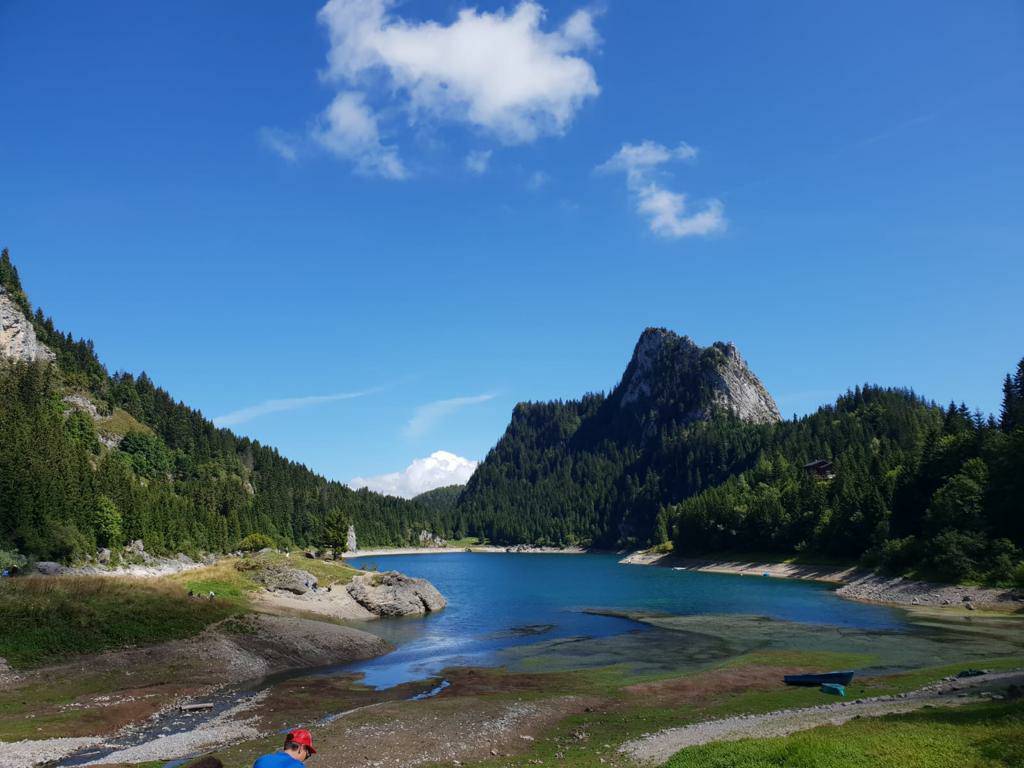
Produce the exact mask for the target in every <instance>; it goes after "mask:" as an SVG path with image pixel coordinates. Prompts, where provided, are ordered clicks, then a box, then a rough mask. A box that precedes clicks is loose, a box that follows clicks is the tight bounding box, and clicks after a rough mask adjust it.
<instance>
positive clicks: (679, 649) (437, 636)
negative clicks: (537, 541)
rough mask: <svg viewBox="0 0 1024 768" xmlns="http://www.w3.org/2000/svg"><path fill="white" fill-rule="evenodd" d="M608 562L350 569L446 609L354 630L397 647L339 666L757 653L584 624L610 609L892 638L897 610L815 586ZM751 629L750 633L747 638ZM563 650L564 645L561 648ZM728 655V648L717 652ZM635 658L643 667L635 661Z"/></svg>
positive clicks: (379, 677)
mask: <svg viewBox="0 0 1024 768" xmlns="http://www.w3.org/2000/svg"><path fill="white" fill-rule="evenodd" d="M618 559H619V558H618V557H616V556H615V555H590V554H588V555H558V554H554V555H545V554H489V553H488V554H485V553H468V552H453V553H445V554H430V555H388V556H385V557H365V558H355V559H352V560H350V561H349V562H350V563H351V564H352V565H354V566H356V567H360V568H366V567H368V566H376V567H377V568H378V569H379V570H395V571H401V572H402V573H406V574H408V575H410V576H417V577H420V578H424V579H427V580H429V581H430V582H432V583H433V584H434V585H435V586H436V587H437V588H438V589H439V590H440V591H441V593H442V594H443V595H444V596H445V597H446V598H447V599H448V607H447V608H446V609H445V610H443V611H441V612H439V613H436V614H431V615H429V616H427V617H425V618H410V619H390V620H388V619H385V620H381V621H378V622H374V623H373V624H372V625H370V626H365V628H366V629H369V630H370V631H372V632H375V633H377V634H381V635H383V636H385V637H387V638H388V639H389V640H391V641H392V642H393V643H395V645H396V646H397V650H396V651H394V652H393V653H390V654H388V655H386V656H383V657H380V658H377V659H372V660H370V661H366V662H362V663H360V664H357V665H355V666H354V667H349V669H354V670H355V671H358V672H361V673H363V674H364V675H365V682H366V683H367V684H368V685H372V686H375V687H388V686H392V685H395V684H398V683H402V682H406V681H409V680H418V679H424V678H427V677H431V676H434V675H437V674H438V673H440V672H441V671H442V670H443V669H445V668H446V667H453V666H493V665H498V664H500V665H507V666H513V667H514V666H516V665H522V664H526V663H533V664H538V663H539V657H543V660H544V661H545V662H550V661H551V660H552V659H554V660H555V661H559V660H560V661H561V663H562V666H566V667H579V666H585V665H588V664H593V665H597V664H606V663H616V662H620V661H626V662H639V661H644V660H647V661H652V660H653V657H654V656H658V657H660V660H661V661H662V662H664V663H666V664H669V663H671V664H676V665H678V664H682V663H685V662H687V661H691V662H700V661H708V660H712V659H714V658H717V657H719V656H721V655H724V654H727V653H730V652H737V649H738V650H739V651H743V650H744V649H747V648H748V647H756V646H758V645H761V646H763V645H764V643H765V640H763V639H758V640H756V641H751V642H747V643H744V642H743V641H742V638H739V637H738V635H740V634H743V632H742V630H740V629H737V628H736V627H735V625H731V626H730V629H729V630H728V632H727V633H724V634H723V633H718V634H717V635H716V634H715V633H712V634H710V635H709V634H707V633H705V632H703V631H700V632H696V633H694V632H691V633H689V634H685V635H684V634H680V633H679V632H671V633H667V632H661V633H660V634H659V632H658V631H657V630H655V629H654V628H652V627H649V626H647V625H644V624H639V623H638V622H636V621H633V620H630V619H625V618H619V617H613V616H602V615H593V614H590V613H587V612H585V611H588V610H595V609H597V610H614V611H629V612H645V613H656V614H671V615H677V616H695V617H697V616H709V617H711V616H721V615H723V614H724V615H729V616H735V615H737V614H738V615H742V616H748V617H768V618H770V619H775V620H778V621H779V623H778V624H777V625H776V624H771V625H769V626H771V627H778V628H779V630H780V632H781V629H782V628H790V629H791V628H792V627H793V626H797V629H798V631H803V630H804V629H806V630H807V633H808V634H809V635H813V634H814V633H815V631H816V628H818V627H829V628H831V629H830V631H840V632H842V631H844V630H849V631H847V632H845V634H844V637H852V636H855V635H856V636H872V637H884V636H890V637H895V636H897V635H900V634H902V632H903V631H904V630H905V629H906V621H905V618H904V614H903V613H902V612H901V611H898V610H894V609H891V608H886V607H883V606H875V605H866V604H862V603H855V602H850V601H847V600H842V599H841V598H838V597H836V596H835V594H834V592H833V591H832V589H831V588H830V587H828V586H826V585H823V584H818V583H814V582H807V581H787V580H781V579H772V578H767V577H752V576H733V575H724V574H711V573H693V572H688V571H674V570H671V569H669V568H657V567H643V566H628V565H620V564H619V563H618ZM761 626H763V623H762V625H759V627H761ZM570 640H571V641H572V642H569V641H570ZM726 645H728V646H729V647H725V646H726ZM645 657H650V658H646V659H645Z"/></svg>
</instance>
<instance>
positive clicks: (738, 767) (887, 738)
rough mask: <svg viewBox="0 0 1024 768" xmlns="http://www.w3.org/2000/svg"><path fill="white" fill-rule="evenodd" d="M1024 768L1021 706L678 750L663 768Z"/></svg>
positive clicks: (930, 713)
mask: <svg viewBox="0 0 1024 768" xmlns="http://www.w3.org/2000/svg"><path fill="white" fill-rule="evenodd" d="M1022 765H1024V701H1016V702H1012V703H1009V704H997V703H992V704H978V705H972V706H969V707H963V708H960V709H930V710H923V711H920V712H912V713H910V714H906V715H894V716H889V717H883V718H864V719H860V720H853V721H851V722H849V723H846V724H844V725H841V726H825V727H822V728H815V729H813V730H810V731H804V732H802V733H796V734H793V735H791V736H787V737H784V738H775V739H745V740H743V741H736V742H722V743H718V744H708V745H705V746H702V747H691V748H689V749H684V750H683V751H682V752H679V753H678V754H677V755H675V757H673V758H672V759H671V760H670V761H669V763H668V767H669V768H697V767H698V766H699V768H776V767H777V768H783V767H785V768H983V767H984V768H997V767H998V768H1003V767H1004V766H1005V767H1006V768H1010V767H1011V766H1022Z"/></svg>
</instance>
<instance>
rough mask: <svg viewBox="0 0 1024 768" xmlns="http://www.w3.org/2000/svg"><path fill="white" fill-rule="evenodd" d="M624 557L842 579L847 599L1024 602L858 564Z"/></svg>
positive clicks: (1009, 593) (665, 564) (999, 591)
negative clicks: (878, 571)
mask: <svg viewBox="0 0 1024 768" xmlns="http://www.w3.org/2000/svg"><path fill="white" fill-rule="evenodd" d="M619 562H621V563H623V564H625V565H655V566H658V567H662V568H674V569H679V570H686V571H699V572H702V573H729V574H736V575H740V576H761V577H769V578H776V579H798V580H804V581H820V582H825V583H827V584H836V585H839V588H838V589H837V590H836V594H837V595H839V596H840V597H843V598H846V599H847V600H857V601H860V602H865V603H878V604H882V605H899V606H930V607H942V606H948V607H956V608H967V609H969V610H974V609H976V608H989V609H996V610H1003V611H1005V610H1008V609H1009V610H1013V609H1015V608H1021V607H1024V595H1022V594H1021V593H1020V592H1018V591H1017V590H1013V589H1003V588H991V587H974V586H965V585H957V584H937V583H933V582H928V581H915V580H913V579H905V578H903V577H901V576H885V575H882V574H878V573H875V572H874V571H869V570H867V569H865V568H859V567H857V566H845V567H836V566H829V565H805V564H795V563H773V562H766V561H757V560H725V559H701V558H689V557H680V556H678V555H673V554H672V553H668V554H658V553H652V552H647V551H642V552H633V553H631V554H629V555H627V556H626V557H624V558H623V559H622V560H620V561H619Z"/></svg>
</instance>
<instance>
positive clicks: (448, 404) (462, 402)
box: [405, 394, 495, 437]
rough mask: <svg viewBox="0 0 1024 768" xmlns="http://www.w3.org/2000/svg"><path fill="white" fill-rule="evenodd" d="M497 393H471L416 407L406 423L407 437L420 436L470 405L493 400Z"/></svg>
mask: <svg viewBox="0 0 1024 768" xmlns="http://www.w3.org/2000/svg"><path fill="white" fill-rule="evenodd" d="M494 398H495V395H493V394H487V395H471V396H469V397H453V398H451V399H449V400H435V401H434V402H432V403H425V404H424V405H421V406H419V407H418V408H416V411H415V413H413V416H412V418H411V419H409V423H408V424H406V425H405V434H406V436H407V437H420V436H421V435H424V434H426V433H427V432H429V431H430V430H431V429H433V428H434V427H435V426H436V425H437V424H438V422H440V421H441V420H442V419H444V418H446V417H448V416H451V415H452V414H453V413H455V412H456V411H459V410H461V409H462V408H465V407H466V406H468V405H477V404H479V403H486V402H487V401H488V400H493V399H494Z"/></svg>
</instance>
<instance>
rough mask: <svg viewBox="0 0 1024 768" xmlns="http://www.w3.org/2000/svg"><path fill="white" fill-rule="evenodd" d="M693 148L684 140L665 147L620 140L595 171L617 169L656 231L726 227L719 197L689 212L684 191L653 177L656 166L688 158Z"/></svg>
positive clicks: (672, 234)
mask: <svg viewBox="0 0 1024 768" xmlns="http://www.w3.org/2000/svg"><path fill="white" fill-rule="evenodd" d="M696 156H697V149H696V148H695V147H691V146H690V145H689V144H687V143H686V142H682V143H680V144H679V146H677V147H675V148H669V147H666V146H664V145H662V144H658V143H656V142H653V141H644V142H641V143H640V144H623V145H622V147H621V148H620V149H619V151H618V152H616V153H615V154H614V155H612V156H611V157H610V158H609V159H608V160H607V161H605V162H604V163H602V164H601V165H599V166H597V168H596V170H597V172H598V173H615V172H621V173H624V174H625V175H626V186H627V187H628V189H629V191H630V193H631V194H632V195H633V198H634V203H635V205H636V209H637V212H638V213H639V214H640V215H641V216H643V217H644V218H645V219H646V220H647V224H648V226H649V228H650V230H651V232H653V233H654V234H656V235H659V236H661V237H668V238H673V239H677V238H681V237H690V236H694V235H710V234H713V233H715V232H722V231H724V230H725V228H726V220H725V206H724V205H723V204H722V202H721V200H715V199H712V200H708V201H707V202H706V203H704V207H703V210H700V211H696V212H690V211H689V210H688V208H687V201H686V195H684V194H681V193H679V192H673V191H672V190H670V189H667V188H665V187H664V186H662V184H661V183H660V182H659V181H658V180H657V174H658V169H659V168H660V167H661V166H663V165H665V164H666V163H669V162H672V161H680V160H692V159H693V158H695V157H696Z"/></svg>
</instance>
